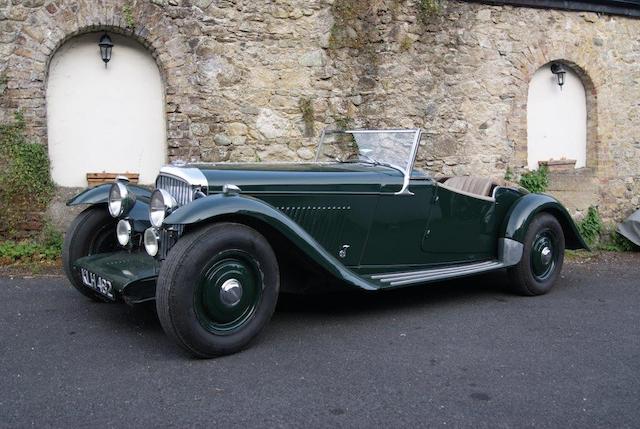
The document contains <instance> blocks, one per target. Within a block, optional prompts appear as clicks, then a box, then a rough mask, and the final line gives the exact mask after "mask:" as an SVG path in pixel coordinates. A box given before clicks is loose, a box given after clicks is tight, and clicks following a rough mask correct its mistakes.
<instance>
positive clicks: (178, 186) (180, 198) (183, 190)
mask: <svg viewBox="0 0 640 429" xmlns="http://www.w3.org/2000/svg"><path fill="white" fill-rule="evenodd" d="M156 188H162V189H164V190H165V191H167V192H169V193H170V194H171V196H172V197H173V198H175V199H176V202H177V203H178V205H179V206H183V205H185V204H188V203H190V202H191V201H192V200H193V188H192V187H191V185H190V184H189V183H187V182H185V181H183V180H181V179H177V178H175V177H172V176H165V175H163V174H160V175H159V176H158V178H157V179H156Z"/></svg>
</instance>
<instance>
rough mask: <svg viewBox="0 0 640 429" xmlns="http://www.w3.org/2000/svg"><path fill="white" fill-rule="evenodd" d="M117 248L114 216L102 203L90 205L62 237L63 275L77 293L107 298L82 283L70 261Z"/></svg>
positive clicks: (93, 297)
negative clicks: (100, 204)
mask: <svg viewBox="0 0 640 429" xmlns="http://www.w3.org/2000/svg"><path fill="white" fill-rule="evenodd" d="M117 249H118V239H117V238H116V219H114V218H113V217H111V215H109V213H108V211H107V209H106V208H105V207H104V206H91V207H89V208H88V209H86V210H84V211H83V212H81V213H80V214H79V215H78V216H76V218H75V219H74V220H73V222H72V223H71V225H70V226H69V229H67V233H66V234H65V236H64V244H63V246H62V266H63V268H64V272H65V274H66V275H67V278H68V279H69V281H70V282H71V284H72V285H73V287H75V288H76V289H77V290H78V291H79V292H80V293H82V294H83V295H85V296H87V297H89V298H91V299H93V300H94V301H107V299H106V298H103V297H102V296H101V295H100V294H98V293H97V292H95V291H93V290H91V289H89V288H88V287H86V286H85V285H84V284H83V283H82V277H81V276H80V273H79V272H78V270H76V269H74V268H73V263H74V262H75V261H76V260H77V259H80V258H82V257H84V256H89V255H94V254H96V253H107V252H113V251H115V250H117Z"/></svg>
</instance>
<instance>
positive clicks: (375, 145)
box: [316, 129, 420, 173]
mask: <svg viewBox="0 0 640 429" xmlns="http://www.w3.org/2000/svg"><path fill="white" fill-rule="evenodd" d="M419 136H420V130H413V129H411V130H348V131H324V132H323V133H322V137H321V138H320V144H319V145H318V153H317V154H316V161H320V162H327V161H335V162H361V163H367V164H373V165H386V166H388V167H392V168H395V169H397V170H400V171H401V172H402V173H407V172H408V171H409V170H410V168H411V166H412V164H413V160H414V158H415V153H416V149H417V144H418V139H419Z"/></svg>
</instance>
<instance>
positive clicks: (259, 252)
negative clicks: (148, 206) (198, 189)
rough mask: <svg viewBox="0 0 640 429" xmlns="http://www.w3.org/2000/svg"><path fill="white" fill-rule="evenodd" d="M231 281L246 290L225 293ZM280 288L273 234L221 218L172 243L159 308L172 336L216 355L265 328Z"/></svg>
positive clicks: (200, 353)
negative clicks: (270, 238)
mask: <svg viewBox="0 0 640 429" xmlns="http://www.w3.org/2000/svg"><path fill="white" fill-rule="evenodd" d="M233 281H236V283H235V284H234V283H233ZM229 282H230V283H229ZM227 283H229V284H230V285H231V286H230V287H231V288H234V287H235V288H236V290H239V291H240V292H236V294H235V295H228V294H225V292H224V291H223V288H224V287H225V285H227ZM279 288H280V274H279V269H278V261H277V259H276V256H275V254H274V252H273V249H272V248H271V246H270V245H269V243H268V242H267V240H266V239H265V238H264V237H263V236H262V235H261V234H260V233H259V232H257V231H256V230H254V229H252V228H249V227H248V226H246V225H241V224H237V223H227V222H225V223H216V224H212V225H208V226H205V227H202V228H200V229H197V230H195V231H193V232H191V233H188V234H186V235H185V236H183V237H182V238H181V239H180V240H178V242H177V243H176V244H175V246H174V247H173V248H172V249H171V251H170V252H169V255H168V256H167V259H166V260H165V261H164V262H163V264H162V266H161V268H160V273H159V276H158V283H157V286H156V309H157V313H158V318H159V319H160V324H161V325H162V328H163V329H164V331H165V332H166V333H167V335H168V336H169V337H171V338H172V339H173V340H174V341H175V342H176V343H177V344H178V345H180V346H181V347H183V348H184V349H186V350H187V351H188V352H189V353H191V354H192V355H194V356H196V357H199V358H211V357H215V356H221V355H227V354H231V353H235V352H238V351H240V350H242V349H243V348H245V347H246V346H247V345H248V344H249V343H250V342H251V341H252V340H253V339H254V338H255V337H256V336H257V335H258V334H259V333H260V332H261V331H262V330H263V329H264V327H265V326H266V325H267V323H268V322H269V320H270V319H271V316H272V315H273V311H274V310H275V307H276V303H277V301H278V292H279ZM238 296H240V297H239V298H238ZM225 297H226V300H227V302H225ZM229 297H231V298H229ZM235 298H237V301H236V302H235V303H230V302H228V301H234V299H235Z"/></svg>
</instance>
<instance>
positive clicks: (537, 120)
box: [527, 63, 588, 170]
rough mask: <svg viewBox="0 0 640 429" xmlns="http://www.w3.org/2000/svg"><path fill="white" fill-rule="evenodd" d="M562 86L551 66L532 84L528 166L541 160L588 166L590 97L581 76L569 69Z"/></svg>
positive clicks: (546, 67) (533, 79) (543, 68)
mask: <svg viewBox="0 0 640 429" xmlns="http://www.w3.org/2000/svg"><path fill="white" fill-rule="evenodd" d="M564 68H565V70H566V74H565V76H564V85H562V87H561V86H560V85H558V79H557V77H556V75H554V74H553V73H552V72H551V68H550V63H549V64H546V65H544V66H542V67H540V68H539V69H538V70H537V71H536V72H535V73H534V75H533V77H532V79H531V82H530V83H529V90H528V99H527V166H528V168H529V169H530V170H535V169H537V168H538V161H547V160H551V159H553V160H561V159H568V160H575V161H576V163H575V168H582V167H586V166H587V129H588V124H587V97H586V93H585V86H584V85H583V83H582V80H581V78H580V76H579V75H578V74H577V73H575V72H574V71H573V70H572V69H571V68H570V67H568V66H565V67H564Z"/></svg>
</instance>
